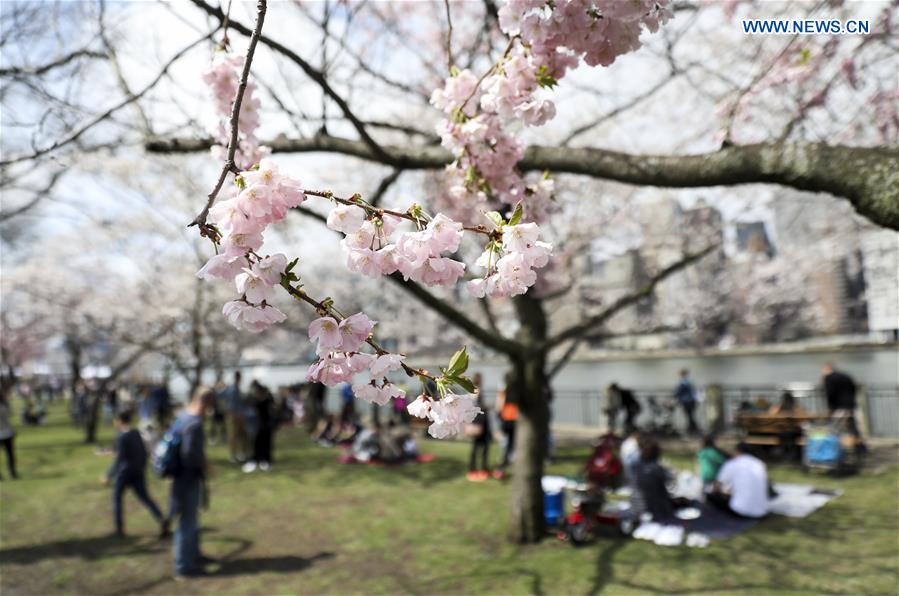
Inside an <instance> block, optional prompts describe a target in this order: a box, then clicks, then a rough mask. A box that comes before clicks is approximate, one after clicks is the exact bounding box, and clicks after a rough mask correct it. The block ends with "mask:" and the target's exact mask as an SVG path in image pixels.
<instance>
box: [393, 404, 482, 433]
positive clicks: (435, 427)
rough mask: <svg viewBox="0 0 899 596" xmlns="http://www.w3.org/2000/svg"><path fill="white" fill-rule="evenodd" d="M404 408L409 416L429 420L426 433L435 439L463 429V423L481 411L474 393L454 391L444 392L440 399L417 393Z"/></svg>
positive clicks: (472, 419) (472, 418)
mask: <svg viewBox="0 0 899 596" xmlns="http://www.w3.org/2000/svg"><path fill="white" fill-rule="evenodd" d="M406 410H407V411H408V412H409V414H410V415H411V416H415V417H416V418H424V419H427V420H430V421H431V425H430V426H429V427H428V434H430V435H431V436H432V437H434V438H436V439H445V438H446V437H451V436H453V435H457V434H460V433H461V432H463V431H464V430H465V425H466V424H469V423H471V422H473V421H474V419H475V417H476V416H477V415H478V414H480V413H481V408H479V407H478V404H477V396H476V395H470V394H466V395H456V394H454V393H448V394H446V395H445V396H444V397H443V399H441V400H434V399H431V398H430V397H428V396H427V395H419V396H418V397H417V398H416V399H415V401H413V402H412V403H411V404H409V405H408V406H407V407H406Z"/></svg>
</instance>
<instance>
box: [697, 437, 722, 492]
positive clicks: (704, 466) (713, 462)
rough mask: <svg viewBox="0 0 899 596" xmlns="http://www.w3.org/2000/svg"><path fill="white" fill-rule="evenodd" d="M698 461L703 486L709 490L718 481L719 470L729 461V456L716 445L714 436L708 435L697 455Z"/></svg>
mask: <svg viewBox="0 0 899 596" xmlns="http://www.w3.org/2000/svg"><path fill="white" fill-rule="evenodd" d="M696 459H697V460H699V477H700V478H701V479H702V484H703V486H704V487H705V488H707V489H709V488H711V486H712V483H713V482H715V480H717V479H718V470H720V469H721V466H723V465H724V462H726V461H727V460H728V459H729V456H728V454H727V453H725V452H724V451H722V450H721V449H718V447H717V446H716V445H715V437H714V435H706V436H705V438H704V439H703V444H702V449H700V450H699V453H697V454H696Z"/></svg>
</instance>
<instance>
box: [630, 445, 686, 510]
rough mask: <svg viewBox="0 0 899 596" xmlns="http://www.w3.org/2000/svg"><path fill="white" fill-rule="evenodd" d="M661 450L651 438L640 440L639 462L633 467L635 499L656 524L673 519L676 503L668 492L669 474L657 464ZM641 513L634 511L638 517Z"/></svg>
mask: <svg viewBox="0 0 899 596" xmlns="http://www.w3.org/2000/svg"><path fill="white" fill-rule="evenodd" d="M661 455H662V448H661V446H659V442H658V441H656V440H655V439H654V438H653V437H648V436H643V437H641V438H640V461H639V463H638V464H637V465H636V466H635V472H636V488H637V490H636V491H635V492H637V493H639V495H638V498H637V499H636V501H637V502H639V503H640V504H641V505H642V508H643V511H645V512H647V513H650V514H651V515H652V519H653V520H654V521H656V522H660V521H665V520H669V519H671V518H673V517H674V509H675V507H676V503H675V500H674V498H672V496H671V493H669V492H668V486H667V485H668V482H669V481H670V480H671V472H670V471H669V470H668V469H666V468H665V467H663V466H662V465H661V464H660V463H659V458H660V457H661ZM639 513H642V512H641V511H635V512H634V514H635V515H638V514H639Z"/></svg>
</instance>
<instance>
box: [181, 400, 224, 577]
mask: <svg viewBox="0 0 899 596" xmlns="http://www.w3.org/2000/svg"><path fill="white" fill-rule="evenodd" d="M214 400H215V393H214V392H213V391H212V389H210V388H209V387H199V388H197V390H196V392H194V396H193V399H192V400H191V402H190V404H188V406H187V408H185V411H184V412H183V413H182V414H181V415H180V416H178V419H177V420H175V423H174V425H173V426H172V432H173V433H174V434H176V435H178V436H179V437H180V445H179V453H178V455H179V457H178V466H177V469H176V471H175V473H174V475H173V481H172V504H173V505H174V510H175V511H177V515H178V526H177V528H176V529H175V543H174V554H175V579H184V578H187V577H191V576H199V575H203V574H204V569H203V564H204V562H206V561H207V560H206V559H205V558H204V557H203V556H202V555H201V554H200V499H201V493H202V491H203V487H204V480H205V479H206V477H207V476H208V475H209V472H210V466H209V462H208V460H207V459H206V446H205V440H206V438H205V435H204V432H203V421H204V417H205V415H206V412H207V411H209V410H211V409H212V406H213V401H214Z"/></svg>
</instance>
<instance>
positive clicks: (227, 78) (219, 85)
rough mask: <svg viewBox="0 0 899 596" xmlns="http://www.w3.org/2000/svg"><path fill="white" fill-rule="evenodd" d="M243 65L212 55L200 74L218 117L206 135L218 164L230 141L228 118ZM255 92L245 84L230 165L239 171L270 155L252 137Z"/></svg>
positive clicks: (237, 60)
mask: <svg viewBox="0 0 899 596" xmlns="http://www.w3.org/2000/svg"><path fill="white" fill-rule="evenodd" d="M244 61H245V58H244V57H243V56H239V55H235V54H229V53H227V52H216V55H215V56H214V57H213V59H212V62H211V63H210V64H209V66H208V67H207V68H206V69H205V70H204V71H203V81H204V82H205V83H206V84H207V85H208V86H209V91H210V93H211V95H212V98H213V102H214V105H215V112H216V115H217V116H218V121H217V122H216V123H215V125H214V126H213V128H212V130H211V131H210V132H211V133H212V134H213V137H214V138H215V140H216V142H217V144H215V145H213V147H212V154H213V157H215V158H216V159H218V160H220V161H224V159H225V157H226V155H227V148H228V143H229V141H230V127H229V125H228V120H229V118H230V117H231V109H232V106H233V104H234V99H235V98H236V97H237V88H238V86H239V84H240V75H241V71H242V69H243V65H244ZM255 91H256V85H255V84H253V83H252V82H247V87H246V89H245V90H244V95H243V101H242V103H241V106H240V116H239V120H238V127H237V129H238V131H239V134H238V147H237V150H236V151H235V153H234V163H235V165H236V166H237V167H238V168H240V169H249V168H250V167H252V166H253V165H254V164H256V163H258V162H259V160H260V159H262V158H263V157H265V156H266V155H268V154H269V153H270V151H269V149H268V148H267V147H264V146H261V145H260V144H259V139H258V138H257V137H256V130H257V129H258V128H259V108H260V107H261V102H260V101H259V98H257V97H254V93H255Z"/></svg>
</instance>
